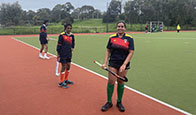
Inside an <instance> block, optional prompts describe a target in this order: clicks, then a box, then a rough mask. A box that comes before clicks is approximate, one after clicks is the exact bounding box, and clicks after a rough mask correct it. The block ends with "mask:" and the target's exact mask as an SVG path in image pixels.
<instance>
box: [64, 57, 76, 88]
mask: <svg viewBox="0 0 196 115" xmlns="http://www.w3.org/2000/svg"><path fill="white" fill-rule="evenodd" d="M70 67H71V60H70V59H67V63H66V69H65V83H67V84H74V82H73V81H70V80H68V77H69V72H70Z"/></svg>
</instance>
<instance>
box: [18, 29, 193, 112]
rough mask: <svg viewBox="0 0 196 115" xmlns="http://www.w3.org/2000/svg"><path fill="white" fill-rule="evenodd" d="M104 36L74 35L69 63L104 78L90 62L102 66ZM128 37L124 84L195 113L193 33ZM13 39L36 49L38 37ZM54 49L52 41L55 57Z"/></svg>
mask: <svg viewBox="0 0 196 115" xmlns="http://www.w3.org/2000/svg"><path fill="white" fill-rule="evenodd" d="M108 36H109V35H80V36H79V35H77V36H76V37H75V38H76V47H75V50H74V52H73V62H74V63H77V64H79V65H81V66H84V67H86V68H88V69H90V70H93V71H95V72H97V73H100V74H102V75H105V76H107V72H105V71H103V70H101V69H100V68H99V67H98V66H97V65H95V64H93V60H94V59H96V60H98V61H99V62H101V63H103V61H104V54H105V50H106V44H107V41H108ZM132 36H133V38H134V42H135V53H134V56H133V59H132V60H131V69H130V70H129V72H128V75H127V77H128V79H129V82H128V83H126V85H128V86H129V87H132V88H134V89H136V90H139V91H141V92H143V93H145V94H148V95H150V96H152V97H155V98H157V99H159V100H162V101H164V102H166V103H169V104H171V105H173V106H176V107H178V108H180V109H183V110H185V111H187V112H190V113H193V114H196V109H195V107H196V101H194V100H195V97H196V92H195V89H196V85H195V83H196V78H195V75H196V71H195V67H196V60H195V59H196V47H195V44H196V38H195V36H196V33H195V32H181V33H179V34H177V33H175V32H163V33H152V34H132ZM53 38H56V39H57V37H53ZM17 39H19V40H22V41H24V42H26V43H29V44H31V45H34V46H36V47H38V48H39V47H40V44H39V40H38V38H35V37H32V38H17ZM55 49H56V41H54V40H53V41H50V42H49V52H51V53H53V54H56V51H55ZM54 66H55V65H54Z"/></svg>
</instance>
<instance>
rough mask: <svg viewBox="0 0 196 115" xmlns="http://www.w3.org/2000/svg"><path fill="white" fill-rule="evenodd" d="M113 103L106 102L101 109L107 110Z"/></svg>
mask: <svg viewBox="0 0 196 115" xmlns="http://www.w3.org/2000/svg"><path fill="white" fill-rule="evenodd" d="M112 106H113V104H112V103H111V102H107V103H106V104H105V105H104V106H103V107H102V108H101V110H102V111H107V110H108V109H109V108H111V107H112Z"/></svg>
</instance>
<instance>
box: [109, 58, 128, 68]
mask: <svg viewBox="0 0 196 115" xmlns="http://www.w3.org/2000/svg"><path fill="white" fill-rule="evenodd" d="M123 63H124V61H122V60H115V61H114V60H110V61H109V64H108V66H110V67H113V68H115V69H118V70H119V69H120V67H121V66H122V64H123ZM125 69H126V70H128V69H130V62H129V63H128V64H127V65H126V68H125Z"/></svg>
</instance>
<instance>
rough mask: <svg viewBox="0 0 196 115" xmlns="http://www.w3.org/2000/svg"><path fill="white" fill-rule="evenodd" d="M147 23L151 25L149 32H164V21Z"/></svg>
mask: <svg viewBox="0 0 196 115" xmlns="http://www.w3.org/2000/svg"><path fill="white" fill-rule="evenodd" d="M146 24H147V25H148V26H149V27H150V28H149V30H150V31H149V32H163V26H164V25H163V21H148V22H146Z"/></svg>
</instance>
